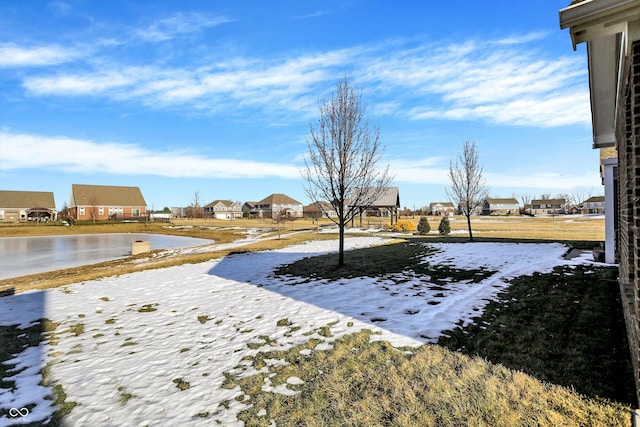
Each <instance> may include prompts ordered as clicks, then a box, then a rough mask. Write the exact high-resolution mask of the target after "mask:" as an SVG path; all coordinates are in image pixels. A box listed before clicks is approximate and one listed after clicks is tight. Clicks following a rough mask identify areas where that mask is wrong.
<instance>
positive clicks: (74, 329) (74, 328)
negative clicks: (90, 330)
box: [69, 323, 84, 336]
mask: <svg viewBox="0 0 640 427" xmlns="http://www.w3.org/2000/svg"><path fill="white" fill-rule="evenodd" d="M69 332H71V333H72V334H74V335H75V336H80V335H82V334H84V323H76V324H74V325H71V326H69Z"/></svg>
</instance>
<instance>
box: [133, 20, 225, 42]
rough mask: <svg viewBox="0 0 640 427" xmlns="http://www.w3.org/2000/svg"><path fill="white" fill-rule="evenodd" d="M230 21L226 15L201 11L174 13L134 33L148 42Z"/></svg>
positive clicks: (171, 37) (175, 36)
mask: <svg viewBox="0 0 640 427" xmlns="http://www.w3.org/2000/svg"><path fill="white" fill-rule="evenodd" d="M227 22H231V20H230V19H229V18H227V17H226V16H209V15H205V14H202V13H175V14H173V15H171V16H169V17H167V18H162V19H159V20H158V21H156V22H154V23H153V24H151V25H149V26H148V27H146V28H143V29H138V30H136V31H135V34H136V35H137V36H138V37H140V38H142V39H144V40H147V41H150V42H162V41H166V40H171V39H174V38H177V37H182V36H185V35H189V34H193V33H197V32H200V31H202V30H204V29H206V28H211V27H215V26H218V25H221V24H224V23H227Z"/></svg>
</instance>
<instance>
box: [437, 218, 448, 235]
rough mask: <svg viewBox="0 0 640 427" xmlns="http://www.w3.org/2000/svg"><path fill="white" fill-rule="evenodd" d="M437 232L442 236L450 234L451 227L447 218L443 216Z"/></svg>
mask: <svg viewBox="0 0 640 427" xmlns="http://www.w3.org/2000/svg"><path fill="white" fill-rule="evenodd" d="M438 232H439V233H440V234H442V235H445V236H446V235H448V234H449V233H451V226H450V225H449V217H446V216H443V217H442V219H441V220H440V225H438Z"/></svg>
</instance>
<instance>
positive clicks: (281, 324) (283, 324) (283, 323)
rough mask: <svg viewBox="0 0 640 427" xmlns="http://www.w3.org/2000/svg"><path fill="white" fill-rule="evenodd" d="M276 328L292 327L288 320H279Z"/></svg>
mask: <svg viewBox="0 0 640 427" xmlns="http://www.w3.org/2000/svg"><path fill="white" fill-rule="evenodd" d="M276 326H278V327H283V326H291V321H290V320H289V319H287V318H284V319H280V320H278V322H276Z"/></svg>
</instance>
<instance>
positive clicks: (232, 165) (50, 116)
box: [0, 0, 603, 209]
mask: <svg viewBox="0 0 640 427" xmlns="http://www.w3.org/2000/svg"><path fill="white" fill-rule="evenodd" d="M569 3H570V2H569V0H562V1H555V0H554V1H552V0H545V1H535V2H531V1H527V2H520V1H518V2H514V1H503V0H491V1H489V0H486V1H471V0H468V1H460V0H452V1H451V0H450V1H447V2H436V1H402V2H389V1H375V0H374V1H365V0H346V1H332V0H329V1H270V2H265V1H240V2H232V1H208V2H203V1H156V2H146V1H145V2H143V1H104V2H92V1H86V0H83V1H53V2H45V1H29V2H0V85H1V87H2V90H1V91H0V189H4V190H28V191H53V192H54V193H55V199H56V204H57V207H58V208H61V207H62V205H63V204H64V203H65V201H68V198H69V193H70V189H71V184H99V185H132V186H139V187H140V188H141V189H142V192H143V194H144V196H145V199H146V201H147V203H148V205H149V208H155V209H162V208H163V207H165V206H186V205H188V204H189V203H191V202H193V199H194V194H195V193H196V192H198V193H199V195H200V199H201V201H202V202H203V204H206V203H208V202H210V201H213V200H215V199H231V200H237V201H241V202H244V201H248V200H249V201H256V200H260V199H262V198H264V197H266V196H268V195H269V194H271V193H286V194H288V195H289V196H291V197H293V198H295V199H297V200H299V201H300V202H302V203H304V204H307V203H309V200H308V199H307V197H306V196H305V193H304V187H303V181H302V179H301V175H300V169H301V168H302V167H303V165H304V163H303V158H304V156H305V153H307V151H308V148H307V144H306V140H307V137H308V136H309V124H310V123H311V122H313V121H315V120H317V118H318V115H319V113H318V111H319V108H318V107H319V102H322V101H324V100H326V99H327V98H328V97H329V96H330V95H331V93H332V91H333V90H334V89H335V87H336V84H337V83H338V81H339V80H340V79H343V78H345V77H346V78H347V79H348V80H349V81H350V83H351V85H352V86H354V87H355V88H357V89H359V90H361V92H362V97H363V100H364V101H365V103H366V104H367V106H368V109H367V117H368V119H369V121H370V122H371V123H372V124H374V125H376V126H378V127H379V128H380V137H381V141H382V144H383V145H384V146H385V147H386V150H385V155H384V158H383V163H382V164H383V165H386V164H388V165H389V168H390V171H391V173H392V174H394V175H395V179H394V184H395V185H397V186H398V187H399V188H400V198H401V204H402V205H403V206H407V207H409V208H413V207H416V208H417V207H420V206H424V205H428V204H429V203H430V202H434V201H444V200H446V195H445V187H446V186H447V185H448V179H447V169H448V167H449V162H450V161H451V160H454V159H455V158H456V157H457V155H458V154H459V153H460V150H461V148H462V145H463V143H464V141H466V140H470V141H475V143H476V148H477V149H478V152H479V155H480V162H481V163H482V165H483V167H484V173H485V176H486V178H487V182H488V185H489V186H490V188H491V191H490V194H491V195H492V196H494V197H511V196H513V195H515V196H517V197H518V198H520V197H521V196H522V195H531V196H539V195H541V194H550V195H557V194H563V193H569V194H575V193H581V194H587V193H591V194H593V195H599V194H602V193H603V191H602V187H601V185H600V179H599V175H598V152H597V151H596V150H592V149H591V144H592V142H591V124H590V108H589V88H588V76H587V67H586V53H585V50H584V47H581V46H579V48H578V51H577V52H574V51H573V49H572V46H571V39H570V36H569V34H568V32H567V31H561V30H560V28H559V21H558V11H559V9H561V8H563V7H566V6H567V5H568V4H569Z"/></svg>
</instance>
